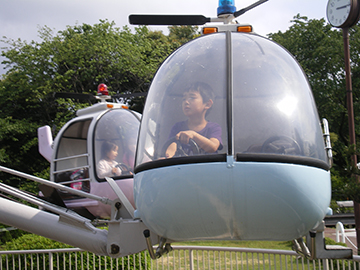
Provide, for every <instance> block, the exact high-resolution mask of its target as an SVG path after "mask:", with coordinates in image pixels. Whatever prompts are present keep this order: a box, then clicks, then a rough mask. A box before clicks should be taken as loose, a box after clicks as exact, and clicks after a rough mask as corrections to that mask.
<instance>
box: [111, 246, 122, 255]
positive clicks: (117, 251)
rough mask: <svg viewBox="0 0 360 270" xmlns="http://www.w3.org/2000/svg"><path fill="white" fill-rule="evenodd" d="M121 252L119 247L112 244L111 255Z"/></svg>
mask: <svg viewBox="0 0 360 270" xmlns="http://www.w3.org/2000/svg"><path fill="white" fill-rule="evenodd" d="M119 252H120V247H119V246H118V245H115V244H112V245H111V246H110V253H111V254H118V253H119Z"/></svg>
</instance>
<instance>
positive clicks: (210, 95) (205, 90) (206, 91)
mask: <svg viewBox="0 0 360 270" xmlns="http://www.w3.org/2000/svg"><path fill="white" fill-rule="evenodd" d="M189 91H197V92H199V93H200V95H201V97H202V99H203V101H204V102H207V101H208V100H209V99H211V100H212V101H214V97H215V94H214V91H213V90H212V88H211V86H210V85H208V84H207V83H204V82H196V83H193V84H191V85H190V86H189V88H188V89H186V91H185V92H189Z"/></svg>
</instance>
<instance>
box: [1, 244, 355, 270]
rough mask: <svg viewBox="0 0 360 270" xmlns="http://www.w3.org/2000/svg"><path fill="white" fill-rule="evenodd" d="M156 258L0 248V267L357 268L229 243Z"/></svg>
mask: <svg viewBox="0 0 360 270" xmlns="http://www.w3.org/2000/svg"><path fill="white" fill-rule="evenodd" d="M173 248H174V250H173V251H172V252H170V253H169V254H167V255H165V256H163V257H162V258H160V259H158V260H155V261H153V260H151V259H150V258H149V255H148V254H147V252H142V253H140V254H136V255H130V256H127V257H124V258H117V259H112V258H109V257H103V256H97V255H95V254H93V253H89V252H86V251H83V250H81V249H78V248H70V249H48V250H17V251H0V256H1V264H0V270H3V269H6V270H8V269H9V270H10V269H13V270H15V269H21V270H23V269H29V270H30V269H31V270H32V269H44V270H45V269H46V270H53V269H66V270H69V269H99V270H100V269H121V270H126V269H128V270H129V269H139V270H142V269H144V270H155V269H156V270H167V269H168V270H170V269H174V270H175V269H184V270H187V269H189V270H200V269H224V270H227V269H229V270H317V269H319V270H320V269H325V270H328V269H329V270H342V269H343V270H351V269H353V270H357V269H360V256H354V259H353V260H314V261H309V260H307V259H304V258H303V257H300V256H298V254H296V253H295V252H293V251H289V250H269V249H251V248H229V247H203V246H174V247H173Z"/></svg>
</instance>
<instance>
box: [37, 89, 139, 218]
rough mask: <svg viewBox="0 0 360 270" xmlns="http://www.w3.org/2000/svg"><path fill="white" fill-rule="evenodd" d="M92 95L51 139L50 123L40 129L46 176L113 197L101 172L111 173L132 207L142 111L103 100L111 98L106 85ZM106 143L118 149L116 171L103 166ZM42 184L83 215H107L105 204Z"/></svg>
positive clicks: (102, 216) (80, 188)
mask: <svg viewBox="0 0 360 270" xmlns="http://www.w3.org/2000/svg"><path fill="white" fill-rule="evenodd" d="M97 98H98V99H100V100H101V102H100V103H97V104H95V105H93V106H91V107H88V108H84V109H81V110H79V111H77V112H76V114H77V117H76V118H74V119H72V120H71V121H69V122H68V123H67V124H66V125H64V126H63V127H62V129H61V130H60V131H59V133H58V135H57V136H56V138H55V140H54V141H53V140H52V136H51V131H50V127H49V126H44V127H41V128H39V129H38V137H39V151H40V153H41V154H42V155H43V156H44V157H45V158H46V159H47V160H48V161H49V162H50V164H51V167H50V181H53V182H56V183H61V184H63V185H67V186H70V187H71V188H73V189H76V190H81V191H84V192H87V193H90V194H93V195H97V196H101V197H107V198H109V199H114V198H115V197H116V194H115V193H114V191H113V190H112V189H111V187H110V186H109V185H108V183H107V182H106V180H105V176H109V177H113V178H114V180H115V182H116V183H117V185H118V186H119V188H120V189H122V190H123V192H124V194H125V195H126V197H127V198H128V200H129V201H130V202H131V204H132V205H133V206H134V198H133V170H134V161H135V148H136V142H137V136H138V131H139V125H140V119H141V114H139V113H137V112H135V111H131V110H128V109H127V106H125V105H124V104H120V103H109V102H106V100H107V99H109V98H110V97H109V93H108V90H107V86H106V85H105V84H100V85H99V86H98V94H97ZM107 145H110V146H116V148H117V149H116V156H115V157H114V161H112V162H113V163H114V165H115V167H116V169H115V170H114V171H115V173H113V172H112V171H110V169H108V170H106V168H105V167H103V166H102V164H105V166H106V164H107V163H108V162H107V161H106V160H108V159H109V158H108V156H107V153H103V152H104V146H105V148H106V147H109V146H107ZM108 166H109V165H108ZM41 187H42V189H43V193H45V194H46V195H47V197H49V198H50V199H53V200H55V203H57V204H60V205H61V204H62V202H63V203H64V204H65V206H66V207H67V208H69V209H72V210H74V211H75V212H78V213H80V214H82V215H83V216H87V217H90V218H92V219H93V218H110V215H111V209H110V206H109V205H104V204H102V203H100V202H98V201H94V200H91V199H89V198H81V197H79V196H76V195H74V194H71V193H69V192H67V191H62V190H57V189H50V190H49V189H48V188H46V186H44V185H42V186H41ZM54 193H56V194H54ZM54 198H60V199H61V201H59V199H57V200H56V199H54Z"/></svg>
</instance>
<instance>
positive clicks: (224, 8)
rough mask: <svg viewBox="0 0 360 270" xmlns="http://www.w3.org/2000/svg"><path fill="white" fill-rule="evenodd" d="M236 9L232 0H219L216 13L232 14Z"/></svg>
mask: <svg viewBox="0 0 360 270" xmlns="http://www.w3.org/2000/svg"><path fill="white" fill-rule="evenodd" d="M235 11H236V7H235V6H234V0H219V7H218V8H217V15H218V16H219V15H221V14H233V13H234V12H235Z"/></svg>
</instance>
